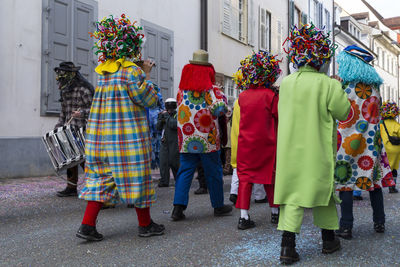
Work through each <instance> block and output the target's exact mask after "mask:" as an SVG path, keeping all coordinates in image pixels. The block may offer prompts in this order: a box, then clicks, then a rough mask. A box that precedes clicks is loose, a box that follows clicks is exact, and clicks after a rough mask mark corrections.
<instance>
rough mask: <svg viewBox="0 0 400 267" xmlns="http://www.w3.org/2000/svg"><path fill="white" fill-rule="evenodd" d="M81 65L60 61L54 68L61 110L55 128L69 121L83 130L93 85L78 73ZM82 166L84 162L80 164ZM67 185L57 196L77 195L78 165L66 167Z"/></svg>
mask: <svg viewBox="0 0 400 267" xmlns="http://www.w3.org/2000/svg"><path fill="white" fill-rule="evenodd" d="M80 69H81V67H79V66H78V67H76V66H75V65H74V63H72V62H61V63H60V65H59V66H58V67H56V68H54V71H55V72H56V80H57V84H58V88H59V89H60V96H61V99H60V102H61V112H60V117H59V119H58V122H57V124H56V126H55V128H58V127H61V126H64V125H65V124H66V123H67V122H69V123H70V124H71V125H72V126H75V127H77V128H82V130H83V131H85V128H86V122H87V118H88V116H89V111H90V106H91V104H92V98H93V93H94V88H93V86H92V85H91V84H90V83H89V82H88V81H87V80H86V79H85V78H84V77H83V76H82V75H81V74H80V72H79V70H80ZM81 166H82V168H84V166H85V165H84V163H82V164H81ZM67 181H68V183H67V187H66V188H65V189H64V190H62V191H59V192H57V196H59V197H69V196H77V195H78V193H77V189H76V188H77V183H78V166H75V167H72V168H69V169H67Z"/></svg>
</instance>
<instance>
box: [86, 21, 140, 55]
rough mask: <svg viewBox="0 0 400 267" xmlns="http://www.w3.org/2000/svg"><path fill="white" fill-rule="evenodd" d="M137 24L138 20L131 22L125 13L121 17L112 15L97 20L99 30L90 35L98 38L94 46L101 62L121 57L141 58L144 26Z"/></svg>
mask: <svg viewBox="0 0 400 267" xmlns="http://www.w3.org/2000/svg"><path fill="white" fill-rule="evenodd" d="M135 24H136V21H134V22H133V23H131V21H130V20H129V19H128V18H127V17H126V16H125V14H122V15H121V17H120V18H113V16H110V17H108V18H107V17H105V18H103V19H102V20H101V21H99V22H96V26H97V30H96V31H95V32H94V33H90V36H91V37H94V38H95V39H97V40H98V41H97V42H96V44H95V45H94V47H93V48H94V49H95V54H96V55H98V56H99V59H98V60H99V62H106V61H107V60H109V59H111V60H117V59H120V58H124V59H125V58H126V59H131V60H133V61H138V60H140V59H141V52H140V51H141V48H142V45H143V38H144V35H143V34H142V33H140V31H141V30H142V27H139V26H136V25H135Z"/></svg>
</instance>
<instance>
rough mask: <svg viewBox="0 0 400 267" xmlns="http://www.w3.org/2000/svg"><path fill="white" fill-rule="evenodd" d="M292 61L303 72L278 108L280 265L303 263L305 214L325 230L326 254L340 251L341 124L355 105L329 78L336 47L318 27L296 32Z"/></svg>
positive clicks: (289, 82)
mask: <svg viewBox="0 0 400 267" xmlns="http://www.w3.org/2000/svg"><path fill="white" fill-rule="evenodd" d="M288 41H289V51H287V53H288V54H289V56H288V57H289V60H290V61H291V62H292V63H293V65H294V66H295V67H297V69H298V71H297V72H295V73H292V74H290V75H289V76H287V77H285V78H284V79H283V81H282V83H281V86H280V92H279V104H278V114H279V123H278V142H277V163H276V181H275V198H274V204H279V205H281V206H280V217H279V224H278V230H281V231H283V235H282V243H281V256H280V261H281V262H282V263H283V264H291V263H294V262H296V261H298V260H299V255H298V253H297V252H296V248H295V246H296V243H295V233H299V232H300V227H301V224H302V220H303V215H304V208H312V209H313V216H314V224H315V225H316V226H318V227H319V228H321V229H322V240H323V248H322V253H333V252H334V251H336V250H338V249H340V241H339V240H338V239H337V238H335V234H334V230H336V229H338V228H339V225H338V215H337V210H336V205H335V202H336V201H337V200H338V198H337V197H336V195H335V193H334V192H335V188H334V167H335V153H336V138H337V137H336V132H337V130H336V120H344V119H346V118H347V116H348V113H349V110H350V103H349V101H348V100H347V96H346V93H345V92H344V91H343V89H342V86H341V84H340V82H338V81H337V80H335V79H331V78H329V77H328V76H327V75H326V74H325V73H323V72H324V71H325V70H326V69H327V67H329V63H330V58H331V56H332V55H333V53H334V49H333V47H334V45H333V44H332V43H331V41H330V40H329V38H328V36H327V35H326V34H324V32H323V31H321V30H319V29H317V28H315V27H314V25H312V24H311V25H308V24H307V25H304V26H303V27H302V28H300V29H298V28H297V27H296V26H294V27H293V28H292V31H291V33H290V36H289V37H288Z"/></svg>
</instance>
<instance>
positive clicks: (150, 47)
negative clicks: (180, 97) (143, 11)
mask: <svg viewBox="0 0 400 267" xmlns="http://www.w3.org/2000/svg"><path fill="white" fill-rule="evenodd" d="M144 32H145V36H146V43H145V44H144V48H143V50H144V51H143V58H144V59H150V60H153V61H154V62H155V63H156V67H153V69H152V70H151V73H150V80H151V81H153V82H154V83H155V84H157V85H158V83H159V82H158V67H159V65H160V64H159V62H158V51H159V49H157V48H158V31H157V30H156V29H154V28H152V27H149V26H145V27H144Z"/></svg>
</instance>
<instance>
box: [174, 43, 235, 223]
mask: <svg viewBox="0 0 400 267" xmlns="http://www.w3.org/2000/svg"><path fill="white" fill-rule="evenodd" d="M189 62H190V64H187V65H185V66H184V67H183V70H182V77H181V81H180V84H179V90H178V95H177V101H178V114H177V117H178V141H179V151H180V164H181V165H180V168H179V172H178V178H177V183H176V184H175V196H174V209H173V211H172V215H171V217H172V219H173V220H174V221H179V220H183V219H185V214H184V213H183V211H184V210H185V209H186V207H187V205H188V202H189V189H190V185H191V183H192V179H193V174H194V172H195V170H196V167H197V166H198V164H199V163H200V162H201V164H202V166H203V168H204V174H205V177H206V182H207V187H208V190H209V192H210V199H211V205H212V207H213V208H214V215H215V216H223V215H226V214H229V213H230V212H231V211H232V207H231V206H227V205H224V192H223V174H222V164H221V158H220V133H219V127H218V117H219V116H224V114H225V113H226V112H227V105H226V98H225V96H224V94H223V93H222V92H221V91H220V90H219V88H218V87H215V86H214V84H215V70H214V67H213V66H212V64H211V63H209V62H208V53H207V52H206V51H204V50H198V51H196V52H194V53H193V60H189Z"/></svg>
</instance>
